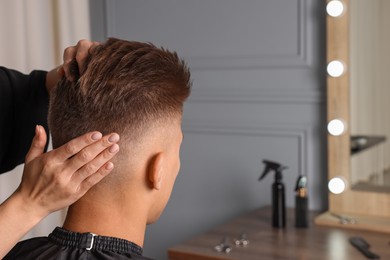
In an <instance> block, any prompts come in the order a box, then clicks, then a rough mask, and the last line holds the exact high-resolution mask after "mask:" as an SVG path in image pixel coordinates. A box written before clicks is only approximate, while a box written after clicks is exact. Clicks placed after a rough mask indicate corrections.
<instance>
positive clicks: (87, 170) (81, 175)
mask: <svg viewBox="0 0 390 260" xmlns="http://www.w3.org/2000/svg"><path fill="white" fill-rule="evenodd" d="M118 151H119V145H118V144H113V145H111V146H110V147H109V148H107V149H105V150H104V151H103V152H101V153H100V154H99V155H97V156H96V157H95V159H93V160H91V161H90V162H89V163H87V164H85V165H84V166H83V167H81V168H80V169H79V170H78V171H76V172H75V173H74V174H73V176H72V181H74V182H75V183H76V185H80V183H82V182H83V181H84V180H86V179H87V178H88V177H90V176H91V175H93V174H94V173H95V172H97V171H98V170H99V169H100V168H101V167H103V165H105V164H106V163H108V161H109V160H111V159H112V157H114V155H115V154H117V153H118Z"/></svg>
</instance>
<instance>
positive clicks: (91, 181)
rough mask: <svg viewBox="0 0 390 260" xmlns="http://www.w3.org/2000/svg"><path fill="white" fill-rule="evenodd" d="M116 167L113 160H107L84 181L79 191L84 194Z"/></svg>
mask: <svg viewBox="0 0 390 260" xmlns="http://www.w3.org/2000/svg"><path fill="white" fill-rule="evenodd" d="M113 168H114V164H113V163H112V162H107V163H106V164H104V165H103V167H101V168H100V169H99V170H98V171H97V172H96V173H94V174H92V175H91V176H89V177H88V178H87V179H85V180H84V181H82V182H81V183H80V185H79V193H80V194H81V196H82V195H84V194H85V193H86V192H87V191H88V190H89V189H90V188H91V187H92V186H94V185H95V184H96V183H98V182H99V181H101V180H102V179H103V178H104V177H106V176H107V175H108V174H109V173H110V172H111V171H112V169H113Z"/></svg>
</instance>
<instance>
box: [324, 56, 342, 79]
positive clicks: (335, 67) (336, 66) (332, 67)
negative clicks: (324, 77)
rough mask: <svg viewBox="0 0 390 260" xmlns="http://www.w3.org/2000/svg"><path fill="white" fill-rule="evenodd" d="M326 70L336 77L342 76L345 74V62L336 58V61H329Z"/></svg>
mask: <svg viewBox="0 0 390 260" xmlns="http://www.w3.org/2000/svg"><path fill="white" fill-rule="evenodd" d="M326 71H327V72H328V74H329V75H330V76H332V77H334V78H337V77H340V76H341V75H343V74H344V71H345V69H344V64H343V62H341V61H339V60H334V61H331V62H329V64H328V66H327V68H326Z"/></svg>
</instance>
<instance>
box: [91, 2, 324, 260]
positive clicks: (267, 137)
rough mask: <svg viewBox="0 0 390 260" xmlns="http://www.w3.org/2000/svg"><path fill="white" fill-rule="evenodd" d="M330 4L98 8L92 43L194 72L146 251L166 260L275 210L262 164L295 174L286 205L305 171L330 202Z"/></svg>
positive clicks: (319, 199)
mask: <svg viewBox="0 0 390 260" xmlns="http://www.w3.org/2000/svg"><path fill="white" fill-rule="evenodd" d="M323 2H324V1H318V0H262V1H261V0H240V1H234V0H197V1H189V0H187V1H183V0H165V1H158V0H143V1H129V0H116V1H114V0H111V1H110V0H107V1H104V0H99V1H96V0H94V1H91V5H92V6H91V14H92V15H91V19H92V28H93V36H94V38H95V39H96V40H103V39H105V38H106V37H107V36H114V37H118V38H124V39H130V40H138V41H150V42H153V43H155V44H157V45H162V46H164V47H167V48H168V49H171V50H176V51H177V52H178V53H179V54H180V55H181V56H183V57H184V58H185V59H186V60H187V61H188V63H189V65H190V67H191V70H192V75H193V92H192V96H191V98H190V100H189V101H188V103H187V104H186V106H185V111H184V119H183V131H184V136H185V138H184V142H183V145H182V151H181V158H182V168H181V171H180V174H179V177H178V179H177V182H176V186H175V189H174V191H173V194H172V197H171V200H170V202H169V203H168V206H167V208H166V210H165V212H164V214H163V215H162V217H161V219H160V220H159V222H158V223H156V224H154V225H152V226H150V227H149V229H148V231H147V237H146V241H145V255H147V256H150V257H154V258H156V259H165V257H166V250H167V248H168V247H170V246H172V245H174V244H177V243H179V242H181V241H183V240H186V239H189V238H191V237H192V236H194V235H196V234H199V233H201V232H204V231H206V230H208V229H210V228H212V227H213V226H214V225H217V224H218V223H222V222H224V221H227V220H229V219H231V218H233V217H234V216H237V215H239V214H242V213H244V212H247V211H249V210H253V209H255V208H257V207H261V206H264V205H267V204H270V202H271V184H272V181H273V176H268V177H267V178H266V179H265V180H264V181H262V182H258V181H257V179H258V177H259V175H260V173H261V171H262V170H263V164H262V160H263V159H269V160H274V161H279V162H281V163H283V164H285V165H287V166H288V167H289V168H288V169H287V170H286V171H285V175H284V181H285V184H286V195H287V205H288V206H290V207H292V206H294V185H295V181H296V178H297V176H298V174H306V175H307V176H308V178H309V196H310V197H309V199H310V207H311V208H312V209H323V208H325V207H326V206H327V201H326V184H325V183H326V143H325V125H326V122H325V112H326V108H325V105H326V102H325V100H326V97H325V93H326V91H325V87H326V85H325V74H324V62H325V43H324V41H325V39H324V37H325V36H324V35H325V24H324V20H325V19H324V4H323ZM130 224H131V223H130ZM210 246H213V245H210Z"/></svg>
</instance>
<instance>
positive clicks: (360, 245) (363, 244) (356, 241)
mask: <svg viewBox="0 0 390 260" xmlns="http://www.w3.org/2000/svg"><path fill="white" fill-rule="evenodd" d="M349 242H350V243H351V244H352V245H353V246H354V247H356V248H357V249H358V250H359V251H360V252H361V253H362V254H363V255H364V256H365V257H367V258H368V259H380V257H379V255H377V254H374V253H373V252H371V251H370V250H369V248H370V245H369V244H368V243H367V241H366V240H364V239H363V238H361V237H351V238H350V239H349Z"/></svg>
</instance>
